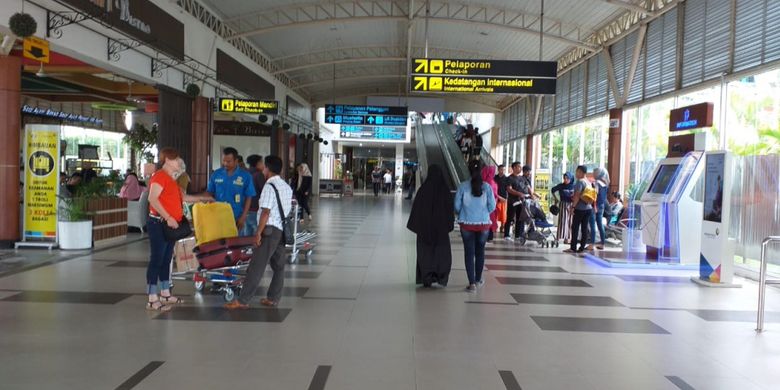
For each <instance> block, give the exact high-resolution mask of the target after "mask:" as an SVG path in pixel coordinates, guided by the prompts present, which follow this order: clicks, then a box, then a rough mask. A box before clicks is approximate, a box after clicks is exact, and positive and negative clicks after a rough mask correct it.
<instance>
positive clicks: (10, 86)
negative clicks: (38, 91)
mask: <svg viewBox="0 0 780 390" xmlns="http://www.w3.org/2000/svg"><path fill="white" fill-rule="evenodd" d="M21 72H22V60H21V58H19V57H7V56H0V140H2V142H0V182H2V183H5V184H6V185H8V186H7V187H6V188H5V189H3V190H2V191H0V210H3V213H2V214H3V215H2V217H0V247H6V246H12V245H13V243H14V242H16V241H18V240H19V238H20V235H19V155H20V154H19V151H20V145H21V140H20V137H21V104H22V102H21V83H22V75H21Z"/></svg>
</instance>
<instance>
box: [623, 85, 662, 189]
mask: <svg viewBox="0 0 780 390" xmlns="http://www.w3.org/2000/svg"><path fill="white" fill-rule="evenodd" d="M674 100H675V99H674V98H670V99H666V100H662V101H660V102H656V103H652V104H646V105H643V106H639V107H636V108H632V109H629V110H626V111H625V112H624V113H623V123H624V125H625V129H624V131H625V134H626V135H627V149H628V150H627V153H626V155H627V156H630V157H629V158H630V164H629V167H630V168H629V173H628V181H627V184H628V185H629V186H631V185H638V184H640V183H642V182H643V181H645V180H647V176H649V175H651V174H652V171H653V169H654V168H655V165H656V163H657V162H658V161H659V160H660V159H662V158H664V157H666V153H667V149H668V141H669V111H671V110H672V109H673V108H674Z"/></svg>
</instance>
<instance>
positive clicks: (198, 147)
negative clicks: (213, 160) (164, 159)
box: [187, 97, 212, 192]
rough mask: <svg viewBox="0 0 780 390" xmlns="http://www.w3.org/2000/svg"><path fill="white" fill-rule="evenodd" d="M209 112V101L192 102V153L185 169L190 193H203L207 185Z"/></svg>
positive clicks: (198, 100) (209, 141) (209, 142)
mask: <svg viewBox="0 0 780 390" xmlns="http://www.w3.org/2000/svg"><path fill="white" fill-rule="evenodd" d="M211 112H212V110H211V104H210V101H209V99H207V98H204V97H198V98H196V99H195V100H194V101H193V102H192V145H191V151H192V152H191V154H190V159H191V161H190V165H189V166H188V167H187V171H188V174H189V175H190V180H191V181H190V191H192V192H202V191H205V190H206V186H207V185H208V175H209V172H210V171H211V167H210V166H209V155H210V154H211V142H212V139H211Z"/></svg>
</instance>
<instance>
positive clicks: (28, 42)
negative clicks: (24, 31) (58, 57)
mask: <svg viewBox="0 0 780 390" xmlns="http://www.w3.org/2000/svg"><path fill="white" fill-rule="evenodd" d="M23 46H24V51H23V54H24V58H29V59H31V60H34V61H39V62H42V63H44V64H48V63H49V41H47V40H45V39H41V38H38V37H27V38H24V43H23Z"/></svg>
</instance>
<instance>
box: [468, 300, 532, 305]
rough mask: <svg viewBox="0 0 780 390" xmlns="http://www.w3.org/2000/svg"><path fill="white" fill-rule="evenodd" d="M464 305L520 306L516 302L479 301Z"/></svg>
mask: <svg viewBox="0 0 780 390" xmlns="http://www.w3.org/2000/svg"><path fill="white" fill-rule="evenodd" d="M466 303H476V304H480V305H504V306H520V304H519V303H517V302H481V301H466Z"/></svg>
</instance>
